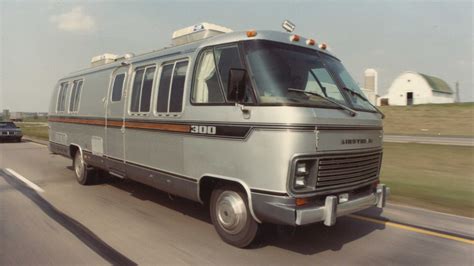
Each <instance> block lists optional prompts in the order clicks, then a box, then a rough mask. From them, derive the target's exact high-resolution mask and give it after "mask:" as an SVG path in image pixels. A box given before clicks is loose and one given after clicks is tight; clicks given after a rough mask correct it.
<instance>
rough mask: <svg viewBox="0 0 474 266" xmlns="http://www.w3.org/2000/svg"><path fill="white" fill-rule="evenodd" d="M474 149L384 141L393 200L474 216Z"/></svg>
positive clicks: (383, 174) (385, 170)
mask: <svg viewBox="0 0 474 266" xmlns="http://www.w3.org/2000/svg"><path fill="white" fill-rule="evenodd" d="M473 162H474V148H473V147H462V146H447V145H426V144H398V143H384V157H383V163H382V172H381V182H383V183H385V184H387V185H389V186H390V187H391V192H392V194H391V198H390V201H392V202H399V203H403V204H409V205H412V206H418V207H422V208H428V209H432V210H436V211H441V212H447V213H453V214H458V215H463V216H468V217H474V165H473Z"/></svg>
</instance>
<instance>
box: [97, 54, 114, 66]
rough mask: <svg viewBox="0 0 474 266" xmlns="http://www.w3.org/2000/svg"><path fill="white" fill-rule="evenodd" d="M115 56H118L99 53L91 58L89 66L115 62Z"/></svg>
mask: <svg viewBox="0 0 474 266" xmlns="http://www.w3.org/2000/svg"><path fill="white" fill-rule="evenodd" d="M117 58H119V56H118V55H116V54H101V55H98V56H94V57H92V59H91V66H92V67H96V66H101V65H105V64H109V63H113V62H115V60H116V59H117Z"/></svg>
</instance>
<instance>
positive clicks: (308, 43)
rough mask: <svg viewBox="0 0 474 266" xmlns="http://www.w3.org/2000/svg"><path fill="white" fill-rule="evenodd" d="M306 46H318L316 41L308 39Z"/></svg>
mask: <svg viewBox="0 0 474 266" xmlns="http://www.w3.org/2000/svg"><path fill="white" fill-rule="evenodd" d="M306 44H307V45H315V44H316V41H315V40H313V39H308V40H306Z"/></svg>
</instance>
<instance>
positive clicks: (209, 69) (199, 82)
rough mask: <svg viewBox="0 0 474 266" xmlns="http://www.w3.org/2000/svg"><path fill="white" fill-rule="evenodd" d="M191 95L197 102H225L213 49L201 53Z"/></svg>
mask: <svg viewBox="0 0 474 266" xmlns="http://www.w3.org/2000/svg"><path fill="white" fill-rule="evenodd" d="M191 97H192V98H191V99H192V101H193V102H195V103H223V102H224V97H223V96H222V90H221V87H220V85H219V77H218V74H217V71H216V64H215V59H214V51H213V50H212V49H209V50H207V51H205V52H203V53H202V54H201V59H200V61H199V66H198V69H197V72H196V78H195V82H194V88H193V94H192V96H191Z"/></svg>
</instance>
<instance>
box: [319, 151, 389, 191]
mask: <svg viewBox="0 0 474 266" xmlns="http://www.w3.org/2000/svg"><path fill="white" fill-rule="evenodd" d="M381 159H382V152H381V151H376V152H365V153H352V154H344V155H328V156H322V157H319V158H318V161H317V179H316V191H317V192H324V191H330V190H331V191H332V190H342V189H345V188H352V187H356V186H359V185H363V184H366V183H370V182H372V181H375V180H377V178H378V176H379V170H380V162H381Z"/></svg>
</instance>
